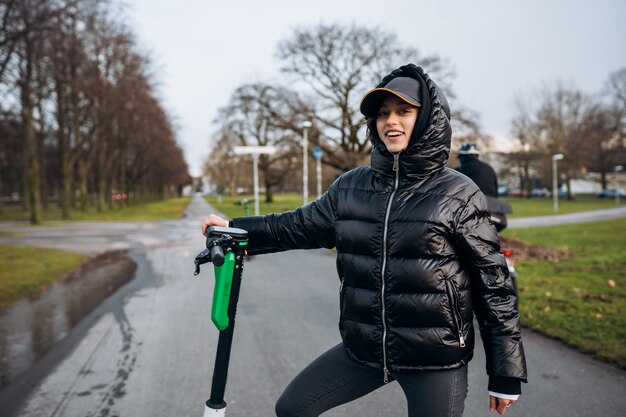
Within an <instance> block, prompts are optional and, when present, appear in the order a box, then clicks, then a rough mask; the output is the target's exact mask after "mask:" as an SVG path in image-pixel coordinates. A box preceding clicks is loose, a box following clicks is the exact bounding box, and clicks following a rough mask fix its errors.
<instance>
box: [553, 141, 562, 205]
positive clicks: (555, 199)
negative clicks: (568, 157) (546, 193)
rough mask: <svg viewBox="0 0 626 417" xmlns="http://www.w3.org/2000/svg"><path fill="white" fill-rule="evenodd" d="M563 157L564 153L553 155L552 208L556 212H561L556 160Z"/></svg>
mask: <svg viewBox="0 0 626 417" xmlns="http://www.w3.org/2000/svg"><path fill="white" fill-rule="evenodd" d="M561 159H563V154H562V153H557V154H556V155H552V210H553V211H554V212H555V213H558V212H559V190H557V186H558V182H557V179H558V176H557V166H556V161H560V160H561Z"/></svg>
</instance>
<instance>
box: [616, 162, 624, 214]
mask: <svg viewBox="0 0 626 417" xmlns="http://www.w3.org/2000/svg"><path fill="white" fill-rule="evenodd" d="M623 169H624V166H623V165H616V166H615V168H613V173H614V174H615V204H617V205H619V181H618V179H617V173H618V172H619V171H622V170H623Z"/></svg>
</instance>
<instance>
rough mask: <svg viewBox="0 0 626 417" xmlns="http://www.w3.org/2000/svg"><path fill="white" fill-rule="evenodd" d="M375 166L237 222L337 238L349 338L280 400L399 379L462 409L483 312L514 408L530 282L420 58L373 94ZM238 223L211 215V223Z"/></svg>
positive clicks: (316, 408)
mask: <svg viewBox="0 0 626 417" xmlns="http://www.w3.org/2000/svg"><path fill="white" fill-rule="evenodd" d="M360 110H361V112H362V113H363V114H364V115H365V117H366V118H367V121H368V128H369V135H370V140H371V143H372V158H371V165H370V166H362V167H358V168H355V169H353V170H351V171H349V172H347V173H345V174H343V175H341V176H340V177H339V178H338V179H337V180H336V181H335V182H334V183H333V184H332V185H331V187H330V188H329V190H328V191H327V192H326V193H325V194H324V195H323V196H321V197H320V198H318V199H317V200H316V201H314V202H312V203H310V204H307V205H305V206H303V207H301V208H299V209H297V210H295V211H290V212H286V213H283V214H270V215H267V216H260V217H242V218H237V219H234V220H233V221H231V222H230V225H231V226H233V227H238V228H242V229H245V230H248V233H249V238H250V250H249V253H250V254H251V255H252V254H262V253H269V252H278V251H284V250H289V249H310V248H320V247H323V248H332V247H336V249H337V271H338V273H339V278H340V280H341V284H340V288H341V290H340V303H341V306H340V307H341V316H340V324H339V328H340V333H341V339H342V342H341V343H340V344H339V345H337V346H335V347H333V348H331V349H330V350H329V351H327V352H326V353H324V354H322V355H321V356H320V357H319V358H317V359H316V360H315V361H313V362H312V363H311V364H310V365H309V366H308V367H307V368H306V369H304V370H303V371H302V372H301V373H300V374H299V375H298V376H296V378H295V379H294V380H293V381H292V382H291V383H290V384H289V386H288V387H287V388H286V389H285V392H284V393H283V394H282V396H281V398H280V399H279V400H278V403H277V405H276V413H277V415H278V416H279V417H283V416H318V415H320V414H321V413H323V412H324V411H326V410H328V409H330V408H333V407H336V406H337V405H340V404H344V403H346V402H348V401H352V400H354V399H356V398H359V397H361V396H363V395H365V394H367V393H369V392H371V391H373V390H375V389H377V388H379V387H381V386H383V385H384V384H386V383H388V382H391V381H393V380H396V381H398V383H399V384H400V386H401V387H402V389H403V391H404V393H405V395H406V397H407V407H408V414H409V416H410V417H415V416H429V417H439V416H441V417H443V416H461V415H462V414H463V407H464V401H465V397H466V394H467V363H468V362H469V361H470V359H471V358H472V351H473V347H474V330H473V324H472V318H473V313H475V314H476V316H477V318H478V322H479V324H480V328H481V335H482V339H483V344H484V346H485V351H486V357H487V373H488V374H489V393H490V405H489V408H490V411H497V412H499V413H500V414H504V413H505V411H506V408H507V407H509V406H510V405H511V404H512V403H513V402H514V401H515V400H516V399H517V397H518V395H519V394H520V393H521V389H520V385H521V384H520V382H521V381H523V382H526V364H525V359H524V351H523V347H522V341H521V334H520V327H519V317H518V314H517V311H516V307H515V305H516V295H515V292H514V289H513V285H512V282H511V280H510V278H509V276H508V269H507V266H506V261H505V260H504V258H503V257H502V255H501V254H500V252H499V242H498V236H497V234H496V230H495V228H494V226H493V224H491V222H490V220H489V212H488V210H487V203H486V200H485V197H484V195H483V194H482V193H481V192H480V191H479V189H478V188H477V187H476V185H475V184H474V183H473V182H472V181H470V180H469V179H468V178H467V177H465V176H463V175H462V174H460V173H458V172H456V171H454V170H451V169H448V168H446V167H445V163H446V160H447V158H448V154H449V151H450V142H451V134H452V131H451V127H450V121H449V119H450V111H449V107H448V103H447V101H446V99H445V97H444V96H443V94H442V92H441V91H440V90H439V88H438V87H437V86H436V84H435V83H434V82H433V81H432V80H431V79H430V77H428V75H427V74H425V73H424V71H423V70H422V69H421V68H419V67H416V66H415V65H413V64H409V65H405V66H402V67H400V68H398V69H397V70H395V71H393V72H392V73H391V74H389V75H388V76H386V77H385V78H384V79H383V81H382V82H381V83H380V84H379V85H378V86H377V88H375V89H373V90H371V91H369V92H368V93H367V94H365V96H364V97H363V100H362V101H361V106H360ZM210 225H217V226H225V225H226V222H225V221H224V220H223V219H221V218H219V217H217V216H215V215H211V216H209V217H208V218H207V219H206V220H205V221H204V224H203V226H202V231H203V233H204V231H205V230H206V228H207V227H208V226H210Z"/></svg>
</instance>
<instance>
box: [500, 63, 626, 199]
mask: <svg viewBox="0 0 626 417" xmlns="http://www.w3.org/2000/svg"><path fill="white" fill-rule="evenodd" d="M512 134H513V137H514V138H516V140H517V141H518V147H517V150H516V151H515V152H512V153H511V154H510V155H509V160H510V162H511V165H512V166H517V167H518V169H519V171H520V172H522V173H523V175H522V176H523V178H524V179H525V180H526V181H525V183H526V185H527V187H530V183H531V181H529V180H528V179H529V178H530V176H531V171H533V170H534V171H536V172H539V173H540V174H541V175H542V177H543V182H544V183H545V184H550V183H551V182H550V180H549V178H550V176H551V167H550V163H551V156H552V155H556V154H563V155H564V156H565V158H564V159H563V160H562V161H561V162H559V172H560V173H562V175H563V177H564V178H563V179H564V181H562V183H564V184H565V185H566V187H567V193H568V196H570V197H571V195H572V193H571V188H570V180H571V179H573V178H581V177H582V176H584V175H585V174H586V173H588V172H596V173H599V174H600V180H601V183H602V188H603V189H604V188H607V185H608V178H607V176H608V173H610V172H611V171H613V169H614V167H615V166H617V165H622V164H625V163H626V68H622V69H620V70H618V71H616V72H614V73H612V74H611V75H610V76H609V78H608V79H607V80H606V82H605V88H604V90H603V91H602V92H599V93H597V94H595V95H590V94H584V93H583V92H581V91H579V90H577V89H575V88H567V87H564V86H563V85H561V84H559V83H556V84H555V85H544V86H543V87H542V88H541V89H540V90H539V91H538V92H535V93H532V94H525V95H524V94H519V95H517V96H516V97H515V113H514V117H513V120H512Z"/></svg>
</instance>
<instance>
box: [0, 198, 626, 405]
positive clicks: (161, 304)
mask: <svg viewBox="0 0 626 417" xmlns="http://www.w3.org/2000/svg"><path fill="white" fill-rule="evenodd" d="M208 210H209V208H208V206H207V205H206V204H205V203H204V202H202V201H201V200H194V203H193V205H192V206H191V207H190V215H189V218H187V219H185V220H181V221H177V222H165V223H163V224H162V225H157V226H155V228H154V230H155V232H154V233H153V234H150V233H147V232H146V230H145V229H142V230H137V233H139V234H140V235H141V236H143V237H142V239H135V238H129V239H122V238H120V239H119V240H115V239H111V240H109V242H111V241H113V242H123V243H127V244H128V245H129V246H130V247H131V256H132V258H133V260H134V261H135V262H136V263H137V265H138V267H137V273H136V278H135V279H134V280H133V281H131V282H130V283H129V284H127V285H126V286H124V287H122V288H121V289H120V291H118V292H117V293H116V294H115V295H113V296H112V297H110V298H109V299H107V301H106V302H105V303H103V305H101V306H100V307H98V308H97V309H96V310H95V311H94V312H92V313H91V314H90V315H89V316H88V317H87V318H86V319H85V320H84V321H83V322H81V324H79V325H78V326H77V328H75V329H73V330H72V331H71V332H70V333H69V334H68V337H67V338H66V339H64V340H63V341H61V342H60V343H59V346H57V347H55V349H53V351H52V352H51V353H50V355H47V356H46V357H45V358H44V359H43V361H42V362H44V363H48V368H47V369H43V370H40V371H39V374H37V368H38V366H36V367H35V368H36V369H34V370H33V378H34V379H35V380H36V381H37V382H36V383H32V382H31V383H32V386H31V387H30V388H29V389H28V391H29V392H30V394H29V395H28V396H27V397H26V398H23V399H22V398H20V399H19V404H17V405H16V404H15V402H17V400H16V401H14V402H13V403H12V404H9V402H5V403H4V404H9V405H11V406H12V407H13V409H14V410H17V409H19V411H18V412H16V413H13V412H11V414H8V415H9V416H10V415H12V414H13V415H19V416H29V417H38V416H150V417H158V416H163V417H165V416H200V415H202V409H203V403H204V401H205V400H206V399H207V397H208V394H209V390H210V378H211V371H212V367H213V360H214V355H215V346H216V343H217V336H218V332H217V330H216V329H215V328H214V327H213V325H212V323H211V321H210V303H211V294H212V287H213V276H212V271H211V268H210V267H205V268H203V270H202V272H201V274H200V275H199V276H198V277H193V275H192V272H193V257H194V256H195V254H196V253H197V252H199V251H200V249H202V246H203V244H204V241H203V238H202V236H200V233H199V224H200V220H201V218H202V217H203V216H205V215H206V214H207V213H208ZM170 239H171V240H170ZM140 242H143V243H140ZM334 265H335V257H334V253H333V252H330V251H325V250H315V251H293V252H290V253H288V254H284V253H283V254H273V255H263V256H257V257H254V258H252V259H251V260H249V261H248V262H247V263H246V266H245V272H244V281H243V284H242V290H241V297H240V302H239V309H238V316H237V326H236V329H235V337H234V345H233V353H232V358H231V368H230V374H229V381H228V386H227V389H226V401H227V402H228V404H229V408H228V412H229V416H231V417H234V416H242V417H243V416H252V415H255V416H257V415H258V416H271V415H273V407H274V402H275V400H276V399H277V398H278V396H279V395H280V393H281V391H282V389H283V388H284V387H285V386H286V384H288V382H289V381H290V380H291V378H292V377H293V376H294V375H295V374H296V373H297V372H298V371H299V370H300V369H302V368H303V367H304V366H306V365H307V364H308V363H309V362H310V361H311V360H313V359H314V358H315V357H316V356H318V355H319V354H320V353H322V352H323V351H325V350H326V349H328V348H330V347H331V346H333V345H335V344H336V343H338V341H339V334H338V330H337V321H338V316H339V308H338V302H339V281H338V279H337V278H336V272H335V268H334ZM524 342H525V347H526V351H527V356H528V361H529V376H530V383H529V384H526V385H524V386H523V390H524V394H523V396H522V397H521V399H520V401H519V404H517V405H516V406H514V407H512V408H511V409H510V410H509V412H507V415H508V416H533V417H534V416H538V415H544V416H554V417H558V416H568V417H570V416H598V415H604V416H618V415H622V412H623V410H624V409H626V398H625V397H624V396H623V392H624V390H625V388H626V372H624V371H621V370H618V369H616V368H614V367H611V366H608V365H605V364H603V363H600V362H597V361H594V360H592V359H590V358H589V357H587V356H585V355H582V354H579V353H577V352H575V351H573V350H571V349H569V348H567V347H565V346H564V345H562V344H561V343H559V342H556V341H552V340H549V339H546V338H544V337H542V336H540V335H536V334H534V333H531V332H525V333H524ZM55 355H56V356H55ZM46 361H47V362H46ZM486 380H487V377H486V375H485V371H484V358H483V354H482V350H481V349H480V347H478V348H477V352H476V358H475V359H474V360H473V361H472V362H471V363H470V390H469V396H468V400H467V402H466V412H465V416H472V417H473V416H486V415H489V413H488V411H487V393H486ZM25 384H26V382H25ZM9 388H11V387H9ZM14 393H15V395H14V397H15V398H17V397H19V394H20V391H19V389H14ZM3 394H4V393H3ZM0 400H1V398H0ZM4 401H6V398H4ZM0 404H1V402H0ZM0 409H1V410H2V413H0V414H2V416H3V417H4V416H5V412H6V410H8V408H0ZM404 415H406V411H405V400H404V397H403V394H402V392H401V390H400V388H399V386H398V385H397V384H395V383H391V384H389V385H388V386H386V387H384V388H382V389H380V390H378V391H377V392H375V393H373V394H371V395H369V396H367V397H365V398H363V399H360V400H358V401H356V402H353V403H351V404H348V405H345V406H342V407H338V408H337V409H335V410H332V411H330V412H328V413H326V414H325V416H335V417H347V416H359V417H373V416H390V417H394V416H404Z"/></svg>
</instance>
